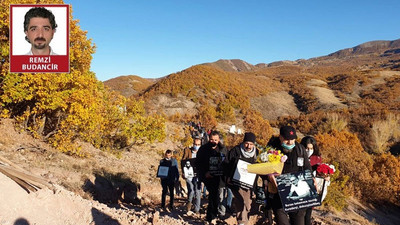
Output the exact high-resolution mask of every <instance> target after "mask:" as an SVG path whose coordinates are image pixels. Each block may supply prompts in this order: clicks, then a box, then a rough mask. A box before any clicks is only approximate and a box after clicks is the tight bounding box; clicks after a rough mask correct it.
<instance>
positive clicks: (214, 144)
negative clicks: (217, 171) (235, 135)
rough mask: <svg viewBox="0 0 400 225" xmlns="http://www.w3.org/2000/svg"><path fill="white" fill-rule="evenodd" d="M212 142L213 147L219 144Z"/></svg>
mask: <svg viewBox="0 0 400 225" xmlns="http://www.w3.org/2000/svg"><path fill="white" fill-rule="evenodd" d="M210 143H211V147H213V148H214V147H215V146H217V144H218V143H215V142H210Z"/></svg>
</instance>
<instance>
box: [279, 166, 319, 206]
mask: <svg viewBox="0 0 400 225" xmlns="http://www.w3.org/2000/svg"><path fill="white" fill-rule="evenodd" d="M276 182H277V184H278V193H279V197H280V198H281V201H282V206H283V209H284V210H285V212H291V211H296V210H299V209H305V208H310V207H314V206H320V205H321V202H320V198H319V195H318V193H317V190H316V188H315V186H314V181H313V177H312V174H311V171H310V170H305V171H301V172H295V173H287V174H281V175H280V176H278V177H276Z"/></svg>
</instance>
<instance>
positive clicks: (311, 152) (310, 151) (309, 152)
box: [307, 150, 314, 158]
mask: <svg viewBox="0 0 400 225" xmlns="http://www.w3.org/2000/svg"><path fill="white" fill-rule="evenodd" d="M307 152H308V158H310V156H311V155H312V154H313V153H314V150H307Z"/></svg>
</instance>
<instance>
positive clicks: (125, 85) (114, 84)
mask: <svg viewBox="0 0 400 225" xmlns="http://www.w3.org/2000/svg"><path fill="white" fill-rule="evenodd" d="M155 81H156V80H155V79H145V78H141V77H139V76H135V75H128V76H119V77H116V78H112V79H110V80H107V81H104V84H105V85H106V86H107V87H109V88H111V89H112V90H114V91H117V92H119V93H120V94H121V95H123V96H125V97H130V96H132V95H135V94H137V93H139V92H141V91H142V90H144V89H146V88H148V87H149V86H150V85H152V84H153V83H154V82H155Z"/></svg>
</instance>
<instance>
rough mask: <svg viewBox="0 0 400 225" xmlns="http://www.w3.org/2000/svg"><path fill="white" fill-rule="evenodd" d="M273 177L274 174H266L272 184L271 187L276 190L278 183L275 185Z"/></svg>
mask: <svg viewBox="0 0 400 225" xmlns="http://www.w3.org/2000/svg"><path fill="white" fill-rule="evenodd" d="M275 175H276V174H268V180H269V181H270V182H271V183H272V186H274V187H275V188H278V183H276V179H275Z"/></svg>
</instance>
